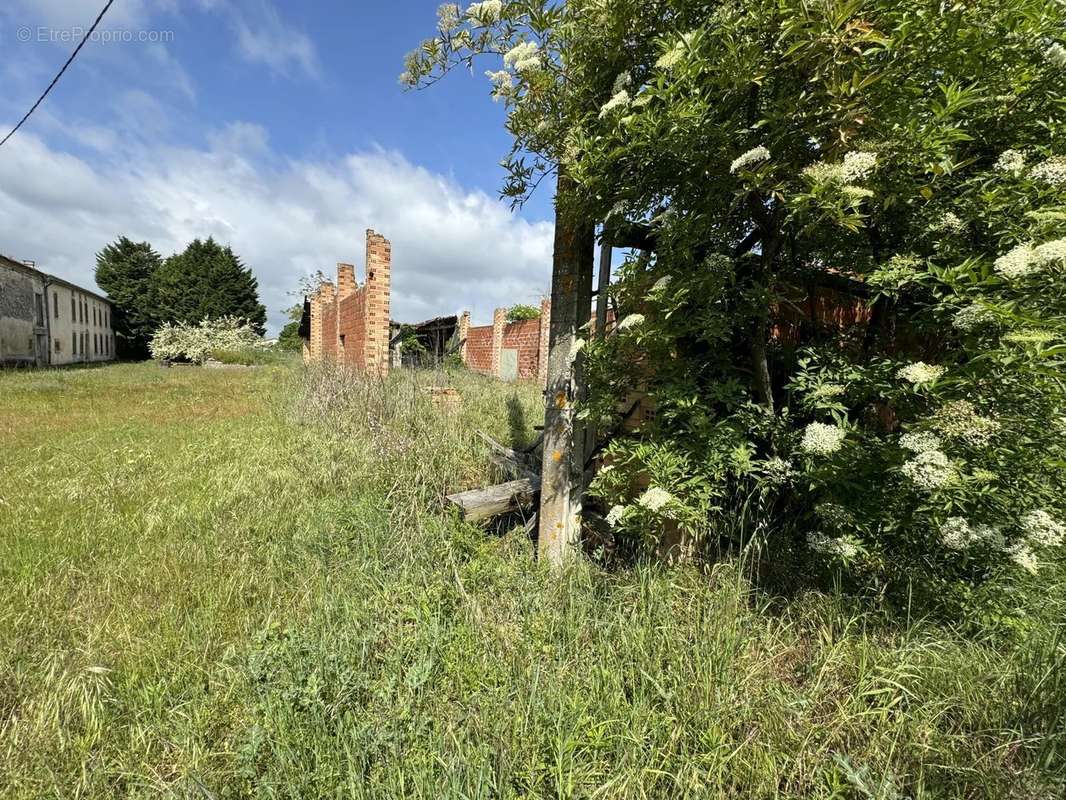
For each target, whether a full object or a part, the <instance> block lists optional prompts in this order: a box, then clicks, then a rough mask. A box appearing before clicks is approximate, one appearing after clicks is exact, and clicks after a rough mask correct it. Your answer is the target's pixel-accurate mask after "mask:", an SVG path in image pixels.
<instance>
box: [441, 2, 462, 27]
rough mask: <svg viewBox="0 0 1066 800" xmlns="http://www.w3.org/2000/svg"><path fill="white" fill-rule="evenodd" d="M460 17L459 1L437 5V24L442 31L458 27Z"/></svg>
mask: <svg viewBox="0 0 1066 800" xmlns="http://www.w3.org/2000/svg"><path fill="white" fill-rule="evenodd" d="M460 19H461V16H460V12H459V5H458V4H457V3H444V4H442V5H440V6H438V7H437V26H438V27H439V28H440V29H441V30H442V31H450V30H454V29H455V28H458V27H459V20H460Z"/></svg>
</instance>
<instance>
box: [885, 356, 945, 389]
mask: <svg viewBox="0 0 1066 800" xmlns="http://www.w3.org/2000/svg"><path fill="white" fill-rule="evenodd" d="M944 372H945V370H944V368H943V367H938V366H935V365H933V364H926V363H925V362H924V361H915V362H914V363H913V364H907V366H905V367H900V368H899V370H898V371H897V372H896V377H897V378H902V379H903V380H905V381H910V382H911V383H918V384H921V383H932V382H933V381H935V380H937V379H939V378H940V377H941V376H942V375H943V374H944Z"/></svg>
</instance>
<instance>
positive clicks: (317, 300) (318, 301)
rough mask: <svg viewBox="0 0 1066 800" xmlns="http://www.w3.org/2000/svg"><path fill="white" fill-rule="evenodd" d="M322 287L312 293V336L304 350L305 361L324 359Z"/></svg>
mask: <svg viewBox="0 0 1066 800" xmlns="http://www.w3.org/2000/svg"><path fill="white" fill-rule="evenodd" d="M321 295H322V287H321V286H319V287H318V289H317V290H315V293H314V294H313V295H311V338H310V339H309V340H308V344H307V348H306V350H305V352H304V361H321V360H322V298H321Z"/></svg>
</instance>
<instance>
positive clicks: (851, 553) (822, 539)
mask: <svg viewBox="0 0 1066 800" xmlns="http://www.w3.org/2000/svg"><path fill="white" fill-rule="evenodd" d="M807 546H808V547H810V548H811V550H813V551H814V552H816V553H821V554H822V555H825V556H839V557H840V558H845V559H847V558H854V557H855V556H856V555H858V553H859V548H858V547H856V546H855V544H854V542H850V541H848V540H847V539H831V538H830V537H828V536H826V535H825V534H824V533H808V534H807Z"/></svg>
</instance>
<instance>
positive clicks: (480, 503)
mask: <svg viewBox="0 0 1066 800" xmlns="http://www.w3.org/2000/svg"><path fill="white" fill-rule="evenodd" d="M539 492H540V479H539V478H522V479H520V480H517V481H510V482H508V483H500V484H497V485H495V486H486V487H485V488H484V489H471V490H470V491H468V492H459V493H458V494H450V495H448V496H447V497H446V498H444V500H445V502H446V503H447V505H449V506H453V507H455V508H458V509H459V513H460V514H461V515H462V517H463V519H465V520H466V521H467V522H477V521H479V520H483V519H489V518H491V517H496V516H499V515H500V514H506V513H507V512H509V511H517V510H518V509H519V508H521V507H522V506H528V505H531V504H532V503H533V500H534V498H535V497H536V496H537V494H538V493H539Z"/></svg>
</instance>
